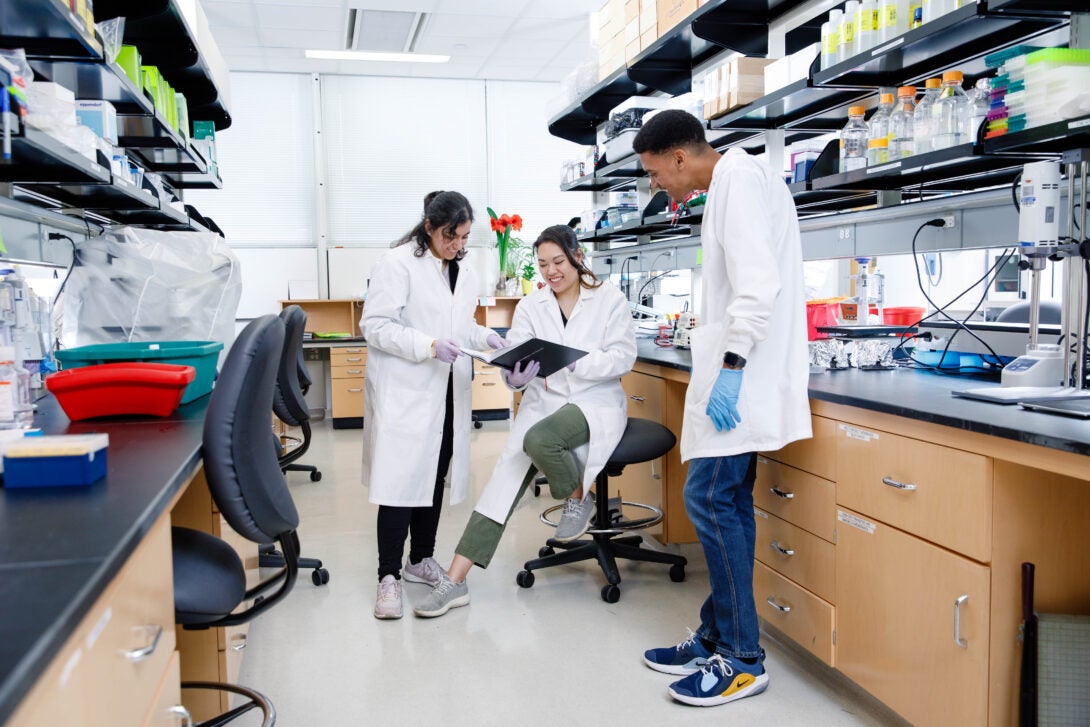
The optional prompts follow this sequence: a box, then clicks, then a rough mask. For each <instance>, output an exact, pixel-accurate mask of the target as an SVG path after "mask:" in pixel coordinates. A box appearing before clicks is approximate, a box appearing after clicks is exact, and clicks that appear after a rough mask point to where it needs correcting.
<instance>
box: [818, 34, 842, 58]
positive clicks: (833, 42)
mask: <svg viewBox="0 0 1090 727" xmlns="http://www.w3.org/2000/svg"><path fill="white" fill-rule="evenodd" d="M839 38H840V36H839V35H838V34H836V33H829V34H828V35H827V36H825V44H824V45H823V46H822V47H821V50H822V52H823V53H824V54H825V55H827V56H831V55H836V46H837V40H838V39H839Z"/></svg>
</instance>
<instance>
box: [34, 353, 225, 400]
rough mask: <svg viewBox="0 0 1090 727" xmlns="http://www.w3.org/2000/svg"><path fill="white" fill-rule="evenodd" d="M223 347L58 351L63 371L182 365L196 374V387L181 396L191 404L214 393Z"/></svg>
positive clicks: (188, 388) (188, 389) (189, 387)
mask: <svg viewBox="0 0 1090 727" xmlns="http://www.w3.org/2000/svg"><path fill="white" fill-rule="evenodd" d="M222 350H223V344H222V343H220V342H219V341H142V342H138V343H96V344H93V345H90V346H77V347H75V348H67V349H62V350H60V351H57V352H56V353H55V354H54V356H56V358H57V360H58V361H59V362H60V363H61V367H62V368H66V369H75V368H79V367H81V366H94V365H97V364H104V363H118V362H120V361H143V362H145V363H165V364H179V365H181V366H192V367H193V368H194V369H196V370H197V375H196V378H194V379H193V383H191V384H190V385H189V386H187V387H186V389H185V393H183V394H182V401H181V403H182V404H188V403H189V402H191V401H193V400H194V399H199V398H201V397H202V396H205V395H206V394H209V393H211V391H212V384H213V383H214V382H215V380H216V363H217V362H218V361H219V354H220V351H222Z"/></svg>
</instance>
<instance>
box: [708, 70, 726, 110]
mask: <svg viewBox="0 0 1090 727" xmlns="http://www.w3.org/2000/svg"><path fill="white" fill-rule="evenodd" d="M721 69H722V66H716V67H715V68H713V69H712V70H710V71H708V72H707V73H705V74H704V118H705V119H714V118H717V117H719V116H720V115H721V114H720V112H719V82H720V79H721V72H720V71H721Z"/></svg>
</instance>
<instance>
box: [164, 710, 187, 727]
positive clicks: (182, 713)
mask: <svg viewBox="0 0 1090 727" xmlns="http://www.w3.org/2000/svg"><path fill="white" fill-rule="evenodd" d="M167 711H168V712H170V713H171V714H173V715H175V716H177V717H181V718H182V725H183V727H193V717H192V715H190V714H189V710H188V709H186V708H185V707H183V706H182V705H180V704H175V705H174V706H173V707H171V708H170V709H168V710H167Z"/></svg>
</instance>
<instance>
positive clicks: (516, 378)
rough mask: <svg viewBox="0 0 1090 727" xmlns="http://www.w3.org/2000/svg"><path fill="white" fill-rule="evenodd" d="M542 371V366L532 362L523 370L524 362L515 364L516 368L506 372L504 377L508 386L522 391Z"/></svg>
mask: <svg viewBox="0 0 1090 727" xmlns="http://www.w3.org/2000/svg"><path fill="white" fill-rule="evenodd" d="M540 370H541V365H540V364H539V363H538V362H537V361H531V362H530V363H528V364H526V367H525V368H522V362H521V361H520V362H519V363H517V364H515V368H513V369H511V370H510V371H505V372H504V377H506V379H507V385H508V386H511V387H512V388H515V389H521V388H522V387H524V386H526V385H527V384H528V383H530V382H531V381H533V380H534V377H535V376H537V372H538V371H540Z"/></svg>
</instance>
